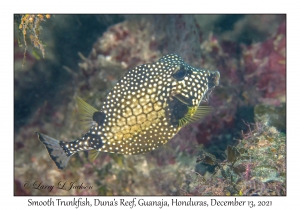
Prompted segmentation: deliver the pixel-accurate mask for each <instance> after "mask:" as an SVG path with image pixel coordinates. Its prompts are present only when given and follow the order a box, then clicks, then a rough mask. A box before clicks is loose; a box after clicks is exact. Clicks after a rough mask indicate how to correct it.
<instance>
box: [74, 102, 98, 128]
mask: <svg viewBox="0 0 300 210" xmlns="http://www.w3.org/2000/svg"><path fill="white" fill-rule="evenodd" d="M76 102H77V105H78V110H79V120H80V121H81V123H80V124H81V125H82V126H83V127H84V128H85V129H89V128H90V127H91V126H92V125H94V124H95V121H94V120H93V115H94V113H95V112H97V111H98V110H97V109H95V108H94V107H92V106H91V105H89V104H88V103H86V102H85V101H84V100H82V99H81V98H80V97H78V96H77V97H76Z"/></svg>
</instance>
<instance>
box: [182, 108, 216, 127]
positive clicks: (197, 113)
mask: <svg viewBox="0 0 300 210" xmlns="http://www.w3.org/2000/svg"><path fill="white" fill-rule="evenodd" d="M212 110H213V109H212V107H210V106H194V107H193V106H192V107H188V112H187V113H186V115H185V116H184V117H183V118H181V119H180V120H179V126H180V127H184V126H185V125H187V124H189V123H192V122H195V121H197V120H199V119H201V118H203V117H205V116H206V115H207V114H209V113H210V112H212Z"/></svg>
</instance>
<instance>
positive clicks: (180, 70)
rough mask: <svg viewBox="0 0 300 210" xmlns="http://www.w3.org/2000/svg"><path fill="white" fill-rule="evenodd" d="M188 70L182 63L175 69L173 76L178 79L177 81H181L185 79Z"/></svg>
mask: <svg viewBox="0 0 300 210" xmlns="http://www.w3.org/2000/svg"><path fill="white" fill-rule="evenodd" d="M186 73H187V71H186V69H185V67H184V65H180V66H178V67H177V69H176V70H175V71H174V73H173V74H172V76H173V77H174V78H175V79H176V80H177V81H181V80H183V79H184V77H185V75H186Z"/></svg>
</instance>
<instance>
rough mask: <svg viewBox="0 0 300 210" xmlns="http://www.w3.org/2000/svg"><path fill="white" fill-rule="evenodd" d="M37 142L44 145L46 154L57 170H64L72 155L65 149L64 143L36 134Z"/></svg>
mask: <svg viewBox="0 0 300 210" xmlns="http://www.w3.org/2000/svg"><path fill="white" fill-rule="evenodd" d="M36 134H37V136H38V138H39V140H40V141H41V142H42V143H43V144H44V145H45V147H46V149H47V150H48V153H49V155H50V157H51V158H52V160H53V161H54V163H55V164H56V166H57V168H58V169H60V170H62V169H65V168H66V166H67V164H68V161H69V159H70V157H71V155H73V154H74V153H73V152H71V151H69V149H68V148H67V147H65V143H64V142H62V141H59V140H56V139H54V138H51V137H49V136H46V135H44V134H41V133H38V132H36Z"/></svg>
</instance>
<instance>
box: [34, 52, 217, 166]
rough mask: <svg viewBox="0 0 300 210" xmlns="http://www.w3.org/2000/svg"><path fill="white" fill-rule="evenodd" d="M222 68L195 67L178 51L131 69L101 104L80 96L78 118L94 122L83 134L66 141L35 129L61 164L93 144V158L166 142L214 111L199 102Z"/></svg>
mask: <svg viewBox="0 0 300 210" xmlns="http://www.w3.org/2000/svg"><path fill="white" fill-rule="evenodd" d="M219 79H220V73H219V72H218V71H210V70H204V69H197V68H194V67H192V66H190V65H188V64H186V63H185V62H184V61H183V59H182V58H181V57H179V56H178V55H174V54H170V55H165V56H163V57H162V58H161V59H159V60H158V61H156V62H154V63H149V64H143V65H140V66H137V67H135V68H134V69H132V70H130V71H128V72H127V73H126V74H125V76H124V77H122V78H121V79H120V80H119V82H118V83H117V84H116V85H115V86H114V88H113V89H112V90H111V91H110V93H109V94H108V95H107V97H106V99H105V101H104V102H103V105H102V107H101V109H99V110H97V109H95V108H94V107H92V106H91V105H89V104H87V103H86V102H85V101H83V100H82V99H81V98H79V97H77V98H76V100H77V104H78V107H79V113H80V115H79V116H80V119H81V120H82V121H83V122H84V123H90V127H89V131H88V132H87V133H86V134H84V135H83V136H82V137H81V138H79V139H77V140H74V141H70V142H63V141H59V140H56V139H54V138H51V137H49V136H47V135H44V134H41V133H38V132H36V133H37V135H38V138H39V140H40V141H41V142H42V143H43V144H44V145H45V147H46V149H47V150H48V153H49V155H50V157H51V158H52V160H53V161H54V163H55V164H56V166H57V167H58V168H59V169H64V168H66V166H67V163H68V161H69V159H70V157H71V156H72V155H74V154H75V153H76V152H79V151H86V150H89V160H90V161H93V160H95V158H96V157H97V155H98V153H99V152H109V153H117V154H125V155H137V154H143V153H146V152H150V151H152V150H155V149H156V148H158V147H160V146H162V145H164V144H166V143H167V142H168V141H169V140H170V139H171V138H172V137H173V136H175V135H176V133H177V132H178V131H179V130H180V129H181V128H182V127H184V126H185V125H187V124H189V123H191V122H193V121H196V120H198V119H200V118H202V117H204V116H205V115H206V114H208V113H209V112H211V110H212V109H211V108H210V107H209V106H200V102H201V101H202V100H204V99H205V98H207V97H208V95H209V93H211V91H212V90H213V88H214V87H215V86H218V84H219Z"/></svg>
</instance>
